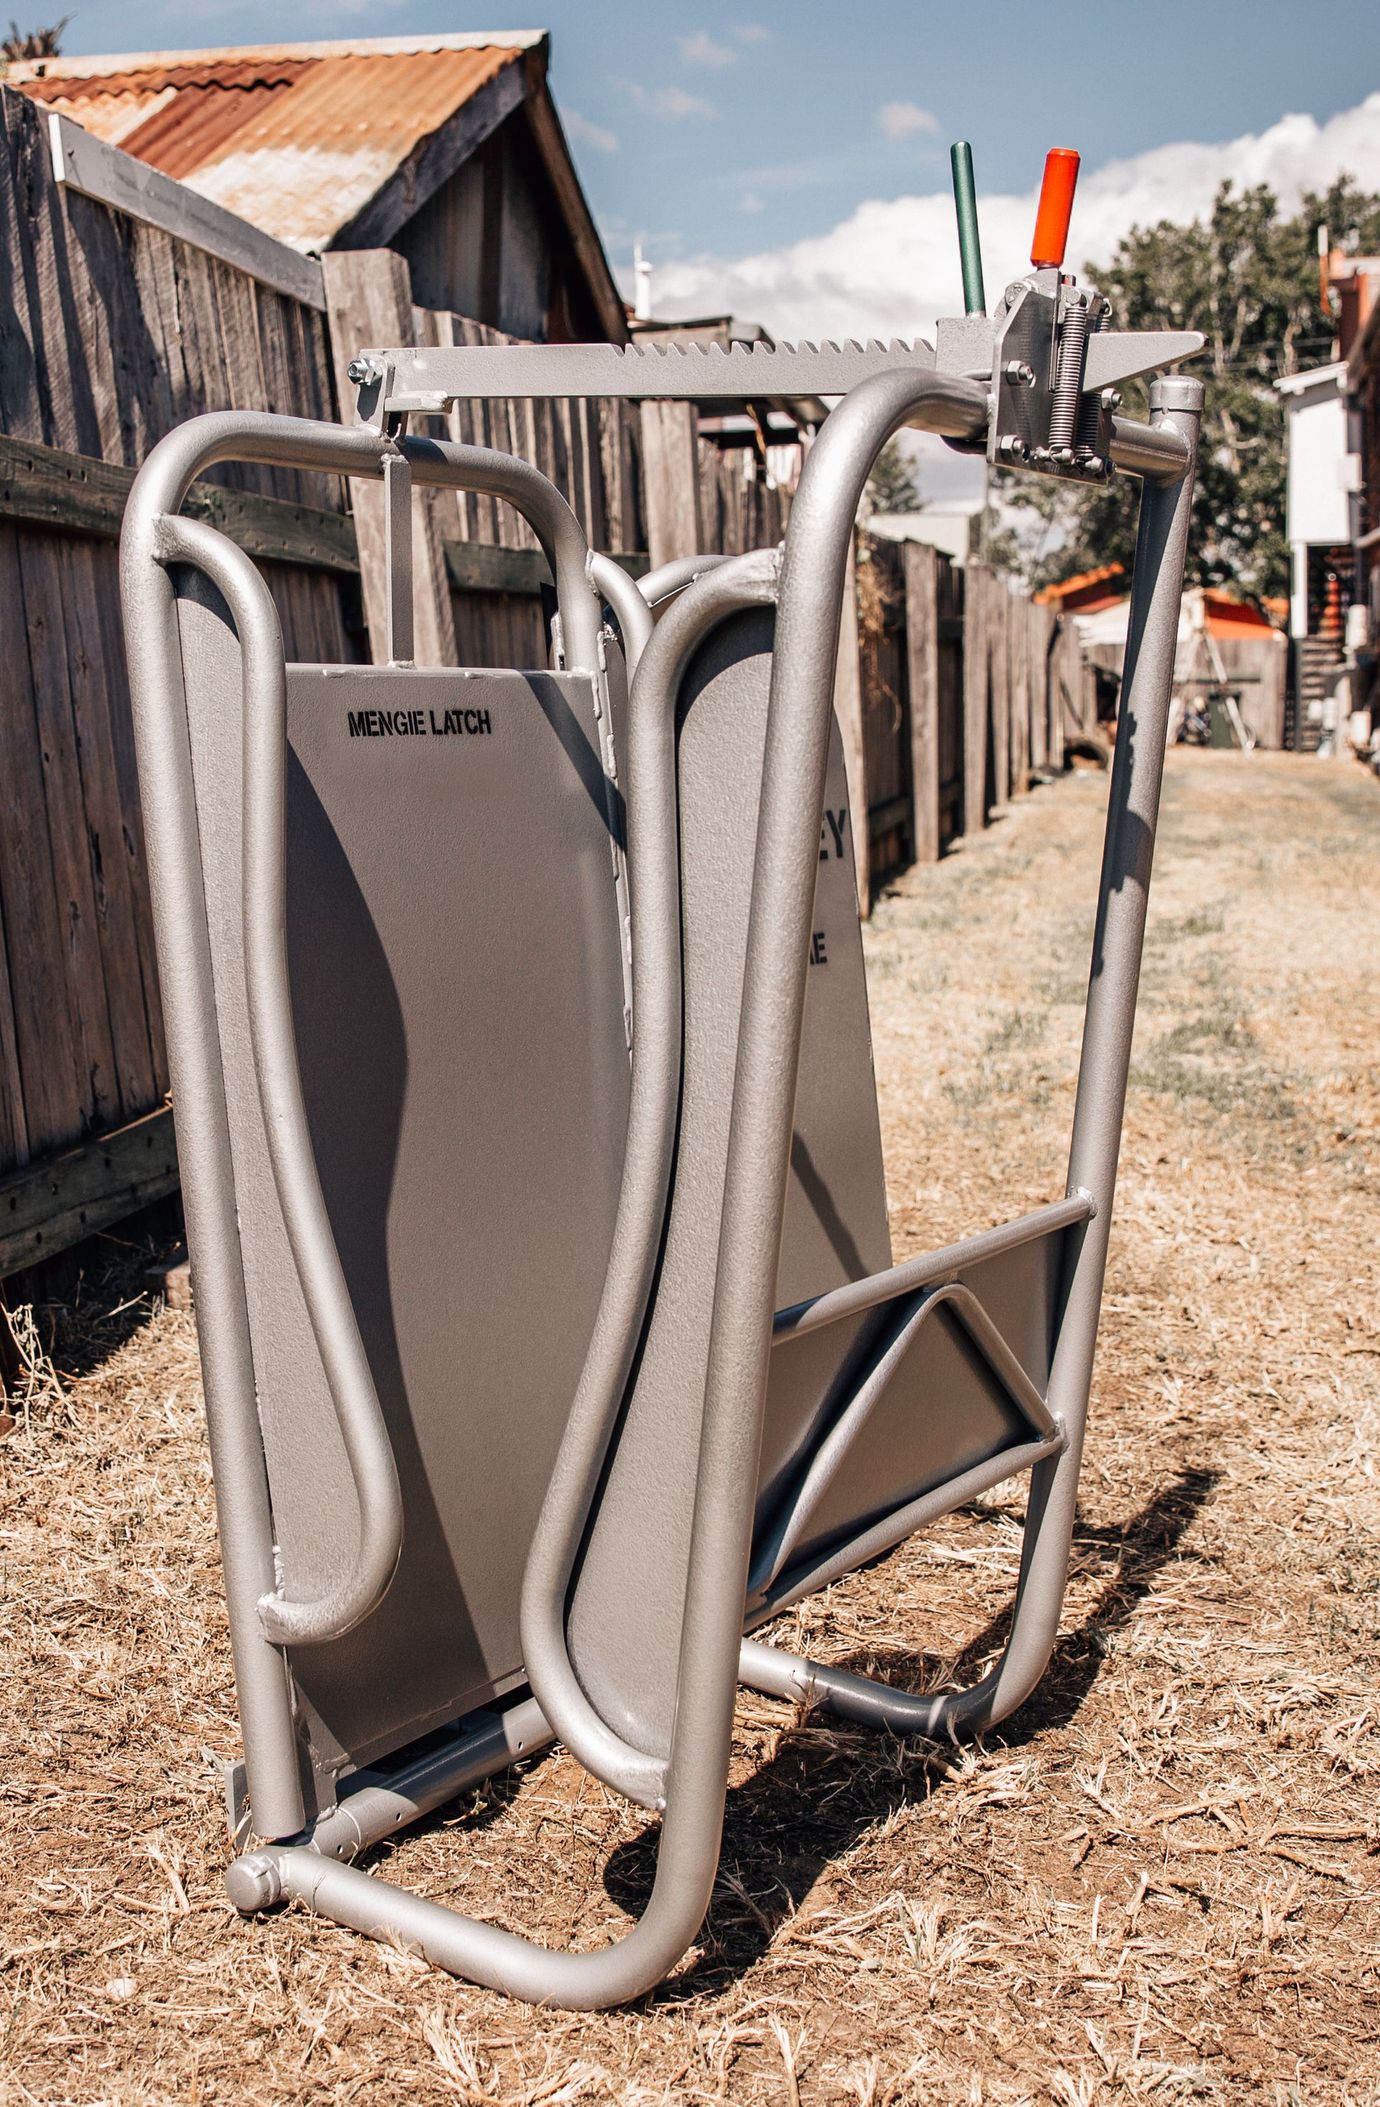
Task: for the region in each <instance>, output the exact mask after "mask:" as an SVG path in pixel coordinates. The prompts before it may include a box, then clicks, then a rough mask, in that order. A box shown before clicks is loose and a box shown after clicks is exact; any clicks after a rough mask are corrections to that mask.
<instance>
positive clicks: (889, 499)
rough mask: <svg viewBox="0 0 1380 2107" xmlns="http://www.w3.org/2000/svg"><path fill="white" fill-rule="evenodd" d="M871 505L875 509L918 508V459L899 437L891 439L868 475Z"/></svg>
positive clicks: (899, 510)
mask: <svg viewBox="0 0 1380 2107" xmlns="http://www.w3.org/2000/svg"><path fill="white" fill-rule="evenodd" d="M867 501H868V507H869V509H870V510H871V511H873V512H916V511H918V510H919V508H920V485H919V483H918V482H917V481H916V475H915V463H914V461H913V459H912V458H911V456H910V455H909V454H908V453H907V452H906V451H905V449H904V448H903V447H902V445H901V443H900V441H899V440H898V439H888V440H887V443H886V445H885V446H884V447H883V448H882V450H881V452H880V453H879V454H878V456H877V458H876V460H875V461H874V462H873V464H872V473H871V475H869V477H868V479H867Z"/></svg>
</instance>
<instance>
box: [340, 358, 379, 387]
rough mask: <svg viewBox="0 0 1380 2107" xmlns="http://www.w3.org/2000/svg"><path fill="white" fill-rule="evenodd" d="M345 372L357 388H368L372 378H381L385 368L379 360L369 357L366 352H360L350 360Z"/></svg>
mask: <svg viewBox="0 0 1380 2107" xmlns="http://www.w3.org/2000/svg"><path fill="white" fill-rule="evenodd" d="M345 373H346V377H347V378H348V379H349V380H350V381H352V382H353V384H354V385H355V387H357V388H366V387H367V386H368V385H369V383H370V381H371V380H381V379H382V377H383V369H382V368H381V366H380V365H379V362H378V360H377V359H376V358H369V357H367V356H366V355H365V353H364V352H360V354H359V356H358V357H357V358H352V359H351V360H350V363H349V365H348V366H347V367H346V368H345Z"/></svg>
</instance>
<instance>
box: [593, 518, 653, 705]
mask: <svg viewBox="0 0 1380 2107" xmlns="http://www.w3.org/2000/svg"><path fill="white" fill-rule="evenodd" d="M589 575H590V577H591V578H592V579H593V581H594V583H595V585H596V586H597V587H598V589H599V591H600V592H601V593H602V594H603V596H604V598H605V599H606V600H607V601H608V603H609V606H610V607H611V608H612V609H613V616H614V620H615V621H616V622H617V624H618V630H619V634H620V636H621V637H622V639H623V662H624V664H625V665H626V666H627V669H628V679H629V680H631V679H632V677H633V675H634V673H636V671H637V662H638V660H639V659H640V658H641V656H642V654H643V652H644V651H645V650H646V648H647V646H648V644H650V642H651V640H652V628H653V623H652V611H651V609H650V608H649V607H648V605H647V603H646V601H645V600H644V599H643V597H642V595H641V593H640V592H639V591H638V589H637V580H636V579H635V578H633V577H630V576H629V574H628V572H627V571H625V570H624V568H623V566H622V564H621V563H615V562H614V560H613V558H612V557H611V556H603V555H600V554H599V552H598V551H597V550H591V552H590V558H589Z"/></svg>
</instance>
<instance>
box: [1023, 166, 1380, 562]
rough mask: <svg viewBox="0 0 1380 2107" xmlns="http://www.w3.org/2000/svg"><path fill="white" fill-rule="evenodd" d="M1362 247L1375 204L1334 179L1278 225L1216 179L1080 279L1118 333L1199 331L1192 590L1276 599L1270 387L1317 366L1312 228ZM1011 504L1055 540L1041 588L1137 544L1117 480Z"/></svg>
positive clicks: (1374, 224) (1276, 483) (1274, 204)
mask: <svg viewBox="0 0 1380 2107" xmlns="http://www.w3.org/2000/svg"><path fill="white" fill-rule="evenodd" d="M1319 226H1326V227H1327V228H1328V229H1329V230H1330V232H1331V236H1332V239H1333V241H1334V243H1336V242H1339V241H1345V242H1346V244H1347V245H1348V246H1350V247H1355V248H1358V249H1360V250H1361V251H1363V252H1366V253H1374V251H1375V250H1376V249H1377V248H1380V197H1376V196H1374V195H1370V194H1367V193H1365V192H1363V191H1360V190H1358V189H1357V188H1356V186H1355V185H1354V184H1353V183H1351V182H1350V181H1349V180H1348V179H1347V178H1345V177H1343V178H1341V179H1339V180H1338V181H1337V182H1335V183H1334V184H1333V185H1332V187H1331V188H1330V189H1329V190H1327V191H1326V192H1323V193H1321V194H1317V193H1309V194H1308V195H1306V196H1305V198H1304V201H1303V206H1302V209H1301V210H1300V211H1299V212H1297V213H1295V214H1294V215H1293V216H1292V217H1291V218H1287V219H1286V218H1283V217H1282V216H1281V214H1280V211H1279V204H1278V200H1277V199H1276V197H1275V195H1274V193H1273V192H1272V191H1271V190H1269V189H1268V188H1266V187H1265V186H1264V185H1263V184H1262V185H1260V186H1258V187H1257V188H1255V189H1252V190H1244V191H1237V190H1233V188H1232V187H1231V185H1230V184H1224V185H1223V186H1222V188H1221V189H1220V190H1219V191H1218V193H1217V197H1216V199H1215V201H1214V203H1213V207H1212V211H1211V213H1210V214H1209V215H1208V216H1207V218H1206V219H1199V220H1194V221H1192V222H1191V223H1190V224H1189V225H1187V226H1176V225H1174V224H1173V223H1172V222H1170V221H1168V220H1163V221H1161V222H1160V224H1159V225H1158V226H1154V227H1137V228H1134V229H1133V230H1132V231H1131V233H1130V234H1128V235H1127V236H1126V238H1125V240H1124V241H1122V242H1121V243H1120V245H1119V247H1118V248H1117V250H1116V253H1115V255H1114V256H1113V257H1112V260H1111V263H1110V265H1108V266H1107V267H1106V268H1105V269H1101V270H1099V269H1097V268H1096V267H1093V268H1092V269H1091V270H1090V272H1089V275H1090V276H1091V278H1092V280H1093V282H1094V283H1095V284H1096V285H1097V286H1098V287H1099V289H1100V290H1101V291H1102V292H1104V293H1105V294H1106V295H1107V297H1108V298H1109V299H1110V301H1111V303H1112V315H1111V318H1110V320H1111V325H1112V326H1113V327H1116V328H1119V329H1154V328H1166V327H1168V328H1174V329H1199V330H1201V331H1202V332H1203V334H1204V336H1205V337H1206V338H1207V344H1206V347H1205V350H1204V352H1203V355H1202V356H1201V357H1200V358H1199V359H1197V360H1195V361H1194V362H1193V363H1192V364H1191V365H1190V366H1189V367H1188V368H1187V369H1186V370H1187V371H1189V372H1194V373H1199V374H1201V375H1202V377H1203V379H1204V380H1205V381H1206V382H1207V391H1208V392H1207V407H1206V411H1205V415H1204V420H1203V444H1202V450H1201V452H1200V454H1199V468H1198V489H1197V495H1196V497H1195V500H1194V507H1193V525H1192V531H1191V535H1190V540H1189V553H1188V576H1189V582H1190V583H1191V584H1195V585H1226V586H1228V587H1230V588H1232V589H1235V590H1239V591H1242V592H1246V593H1252V594H1267V593H1287V592H1288V589H1289V566H1288V550H1287V547H1286V544H1285V539H1284V482H1285V462H1284V408H1283V404H1282V403H1281V401H1280V398H1279V396H1278V395H1277V394H1276V393H1275V389H1274V383H1275V381H1277V380H1278V379H1280V378H1281V377H1282V376H1283V375H1284V374H1287V373H1297V372H1300V371H1302V370H1305V369H1307V368H1308V367H1310V366H1317V365H1324V364H1326V362H1327V360H1328V359H1329V358H1330V357H1331V356H1332V323H1331V321H1330V319H1329V318H1328V317H1327V316H1325V315H1324V314H1323V313H1322V312H1321V309H1320V307H1319V303H1318V257H1317V229H1318V227H1319ZM1125 393H1126V405H1125V407H1126V409H1127V410H1128V411H1129V412H1130V413H1131V414H1132V415H1136V416H1143V415H1144V414H1145V411H1146V403H1145V396H1144V391H1143V389H1141V388H1138V387H1136V386H1131V387H1128V388H1127V389H1126V391H1125ZM1009 494H1010V496H1011V497H1012V498H1013V499H1016V498H1018V499H1019V500H1020V501H1022V502H1023V503H1025V504H1027V505H1029V507H1030V509H1032V510H1033V511H1034V512H1035V513H1036V514H1037V515H1039V516H1040V517H1041V518H1043V519H1044V520H1045V521H1047V522H1049V523H1051V524H1052V526H1053V527H1054V528H1055V530H1056V533H1057V531H1058V530H1060V529H1062V533H1063V537H1064V538H1063V539H1062V541H1061V542H1060V546H1059V547H1058V548H1057V549H1055V550H1054V551H1053V552H1052V553H1051V554H1050V555H1049V556H1048V557H1047V558H1046V559H1045V561H1044V562H1043V563H1042V564H1041V566H1040V582H1042V583H1049V582H1053V581H1054V580H1056V579H1059V578H1068V577H1071V576H1073V574H1074V573H1075V572H1077V571H1082V570H1089V569H1091V568H1092V567H1093V566H1094V565H1095V564H1100V563H1111V562H1121V563H1124V564H1125V565H1126V567H1127V570H1128V571H1129V569H1130V565H1131V558H1132V555H1133V553H1134V547H1135V516H1136V507H1135V494H1134V490H1133V489H1132V488H1131V487H1130V482H1129V479H1128V480H1127V481H1125V482H1123V481H1122V480H1121V479H1119V478H1114V479H1113V481H1112V483H1111V484H1109V485H1108V486H1107V488H1106V489H1103V490H1096V491H1079V490H1077V489H1076V488H1075V487H1073V486H1070V485H1067V484H1058V483H1050V484H1047V485H1037V484H1035V483H1034V481H1033V479H1029V478H1024V477H1023V478H1022V479H1021V482H1020V485H1019V486H1016V485H1015V483H1014V479H1013V485H1012V487H1011V489H1010V493H1009Z"/></svg>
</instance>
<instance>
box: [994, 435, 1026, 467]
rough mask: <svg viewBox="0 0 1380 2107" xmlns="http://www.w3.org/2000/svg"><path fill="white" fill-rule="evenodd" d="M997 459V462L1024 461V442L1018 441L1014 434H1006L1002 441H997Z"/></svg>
mask: <svg viewBox="0 0 1380 2107" xmlns="http://www.w3.org/2000/svg"><path fill="white" fill-rule="evenodd" d="M997 459H998V460H999V461H1024V459H1025V441H1024V440H1023V439H1018V438H1017V437H1016V435H1015V433H1014V432H1008V433H1007V434H1006V436H1005V438H1004V439H998V441H997Z"/></svg>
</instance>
